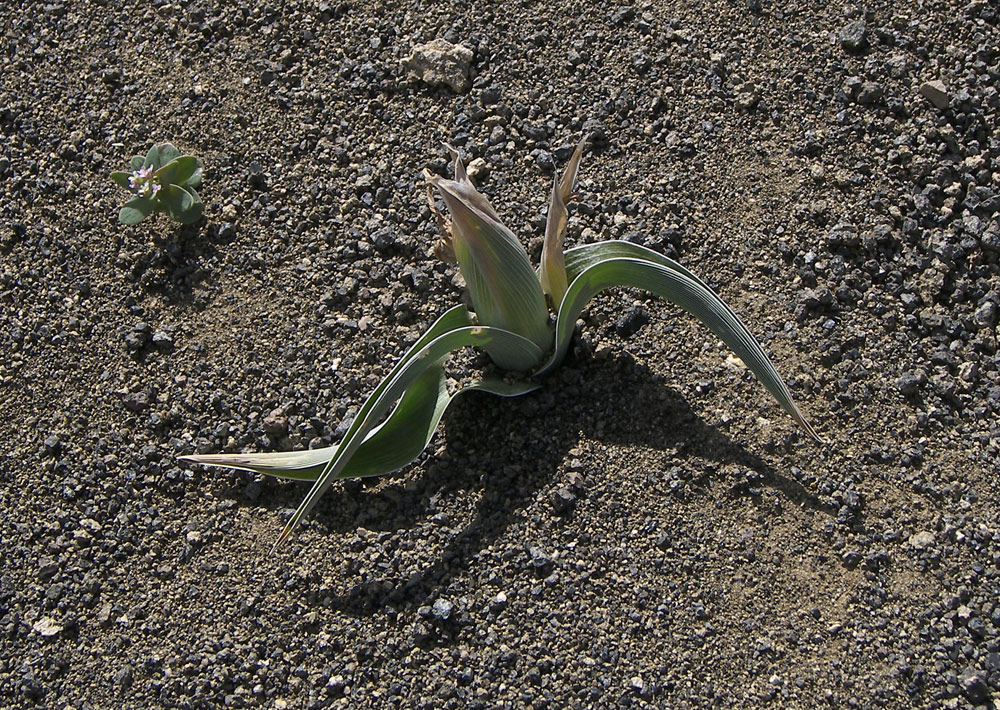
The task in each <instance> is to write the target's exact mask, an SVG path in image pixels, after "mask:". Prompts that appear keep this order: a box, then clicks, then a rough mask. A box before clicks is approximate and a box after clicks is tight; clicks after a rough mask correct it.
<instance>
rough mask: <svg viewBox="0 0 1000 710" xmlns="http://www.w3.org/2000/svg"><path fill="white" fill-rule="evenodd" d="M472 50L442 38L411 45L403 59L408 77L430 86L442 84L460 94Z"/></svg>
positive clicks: (466, 85)
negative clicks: (410, 51) (408, 53)
mask: <svg viewBox="0 0 1000 710" xmlns="http://www.w3.org/2000/svg"><path fill="white" fill-rule="evenodd" d="M472 56H473V53H472V50H471V49H469V48H467V47H463V46H462V45H460V44H452V43H451V42H449V41H447V40H444V39H436V40H433V41H432V42H428V43H427V44H422V45H418V46H416V47H414V48H413V53H412V54H410V56H408V57H407V58H406V59H404V60H403V66H404V67H405V68H406V69H407V70H408V71H409V74H410V76H411V77H412V78H415V79H419V80H420V81H423V82H424V83H425V84H430V85H432V86H437V85H443V86H448V87H450V88H451V90H452V91H454V92H456V93H459V94H463V93H465V92H466V91H468V90H469V65H470V64H471V63H472Z"/></svg>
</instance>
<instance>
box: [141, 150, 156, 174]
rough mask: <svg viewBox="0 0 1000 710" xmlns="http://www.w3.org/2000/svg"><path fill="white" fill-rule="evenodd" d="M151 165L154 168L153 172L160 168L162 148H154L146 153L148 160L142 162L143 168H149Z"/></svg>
mask: <svg viewBox="0 0 1000 710" xmlns="http://www.w3.org/2000/svg"><path fill="white" fill-rule="evenodd" d="M150 165H152V166H153V170H157V169H158V168H159V167H160V148H159V147H158V146H155V145H154V146H153V147H152V148H150V149H149V152H148V153H146V159H145V160H143V161H142V166H141V167H143V168H147V167H149V166H150Z"/></svg>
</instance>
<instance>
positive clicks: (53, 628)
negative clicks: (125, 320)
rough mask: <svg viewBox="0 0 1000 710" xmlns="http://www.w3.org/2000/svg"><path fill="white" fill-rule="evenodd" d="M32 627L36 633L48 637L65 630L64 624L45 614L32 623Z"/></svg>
mask: <svg viewBox="0 0 1000 710" xmlns="http://www.w3.org/2000/svg"><path fill="white" fill-rule="evenodd" d="M31 628H32V629H33V630H34V631H35V633H36V634H39V635H41V636H44V637H46V638H48V637H50V636H55V635H56V634H58V633H60V632H62V630H63V627H62V624H60V623H59V622H58V621H56V620H55V619H53V618H52V617H51V616H43V617H42V618H41V619H39V620H38V621H36V622H35V623H34V624H32V625H31Z"/></svg>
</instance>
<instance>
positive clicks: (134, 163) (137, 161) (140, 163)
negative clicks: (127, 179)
mask: <svg viewBox="0 0 1000 710" xmlns="http://www.w3.org/2000/svg"><path fill="white" fill-rule="evenodd" d="M145 164H146V160H145V159H144V158H143V157H142V156H141V155H135V156H133V157H132V160H130V161H129V164H128V169H129V170H131V171H132V172H135V171H136V170H138V169H139V168H141V167H144V166H145Z"/></svg>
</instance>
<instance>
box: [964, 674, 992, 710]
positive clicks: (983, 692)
mask: <svg viewBox="0 0 1000 710" xmlns="http://www.w3.org/2000/svg"><path fill="white" fill-rule="evenodd" d="M958 680H959V683H961V685H962V693H964V694H965V697H966V698H968V699H969V702H971V703H975V704H976V705H979V704H980V703H985V702H986V701H987V700H988V699H989V696H990V689H989V686H988V685H986V679H985V678H984V677H983V674H982V673H978V672H976V671H974V670H972V669H971V668H970V669H968V670H966V671H965V672H964V673H962V675H961V676H960V677H959V679H958Z"/></svg>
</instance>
